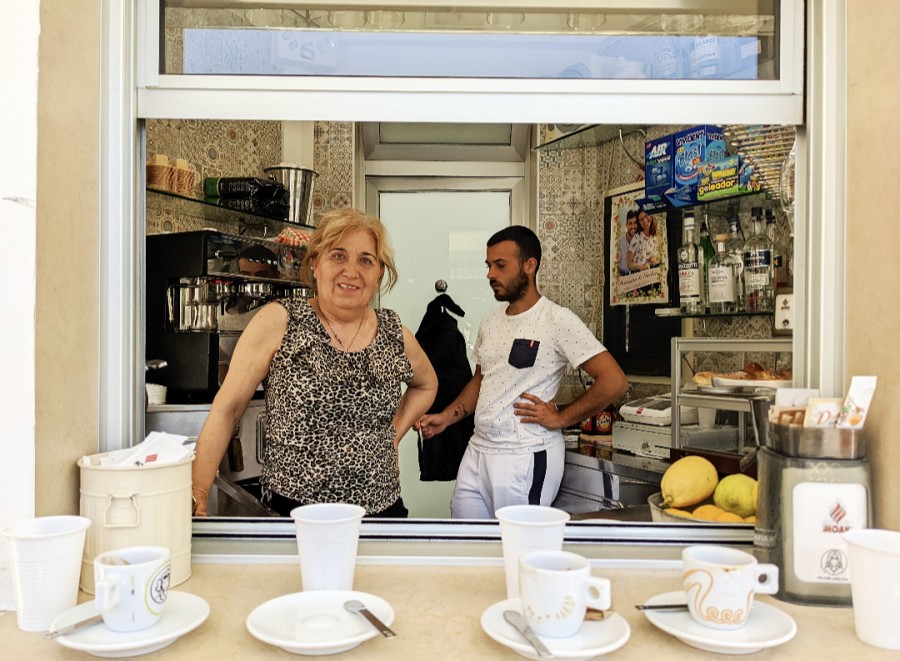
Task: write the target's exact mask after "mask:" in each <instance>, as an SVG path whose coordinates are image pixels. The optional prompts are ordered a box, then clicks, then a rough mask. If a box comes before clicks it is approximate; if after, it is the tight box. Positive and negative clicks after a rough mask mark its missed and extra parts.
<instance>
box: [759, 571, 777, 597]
mask: <svg viewBox="0 0 900 661" xmlns="http://www.w3.org/2000/svg"><path fill="white" fill-rule="evenodd" d="M754 591H755V592H757V593H759V594H775V593H776V592H778V567H777V566H776V565H768V564H761V565H757V566H756V587H755V589H754Z"/></svg>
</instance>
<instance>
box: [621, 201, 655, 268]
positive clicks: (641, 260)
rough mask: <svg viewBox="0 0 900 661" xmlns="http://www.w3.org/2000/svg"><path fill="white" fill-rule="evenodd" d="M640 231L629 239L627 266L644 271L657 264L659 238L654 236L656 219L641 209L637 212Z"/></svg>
mask: <svg viewBox="0 0 900 661" xmlns="http://www.w3.org/2000/svg"><path fill="white" fill-rule="evenodd" d="M638 224H639V225H640V226H641V231H640V232H638V233H637V234H635V235H634V238H633V239H631V246H630V248H629V250H628V268H629V269H631V270H632V271H646V270H647V269H651V268H655V267H657V266H659V239H658V238H657V236H656V219H655V218H654V217H653V216H651V215H650V214H648V213H647V212H646V211H644V210H643V209H642V210H641V211H640V212H638Z"/></svg>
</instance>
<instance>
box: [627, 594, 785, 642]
mask: <svg viewBox="0 0 900 661" xmlns="http://www.w3.org/2000/svg"><path fill="white" fill-rule="evenodd" d="M646 603H647V604H649V605H652V604H678V603H682V604H683V603H687V601H686V599H685V596H684V592H681V591H679V592H666V593H665V594H658V595H656V596H655V597H651V598H650V599H648V600H647V602H646ZM644 615H646V616H647V619H648V620H650V622H651V623H652V624H653V625H655V626H657V627H659V628H660V629H662V630H663V631H665V632H666V633H670V634H672V635H673V636H675V637H676V638H678V639H679V640H680V641H681V642H683V643H686V644H687V645H691V646H692V647H696V648H698V649H701V650H706V651H707V652H715V653H716V654H753V653H754V652H758V651H759V650H761V649H765V648H766V647H775V646H776V645H782V644H783V643H786V642H787V641H789V640H790V639H791V638H793V637H794V635H795V634H796V633H797V624H796V622H794V619H793V618H792V617H791V616H790V615H788V614H787V613H785V612H783V611H780V610H778V609H777V608H775V607H774V606H770V605H769V604H765V603H763V602H761V601H754V602H753V607H752V608H751V609H750V615H749V616H748V617H747V623H746V624H745V625H744V626H743V627H741V628H740V629H736V630H734V631H719V630H718V629H711V628H709V627H705V626H703V625H702V624H697V623H696V622H694V619H693V618H692V617H691V614H690V613H689V612H688V611H686V610H684V611H674V610H673V611H666V610H656V611H654V610H646V611H644Z"/></svg>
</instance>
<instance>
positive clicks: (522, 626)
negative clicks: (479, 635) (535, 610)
mask: <svg viewBox="0 0 900 661" xmlns="http://www.w3.org/2000/svg"><path fill="white" fill-rule="evenodd" d="M503 619H505V620H506V621H507V622H509V623H510V624H511V625H513V626H514V627H515V628H516V629H517V630H518V632H519V633H520V634H522V636H523V637H524V638H525V640H527V641H528V642H529V643H531V646H532V647H533V648H534V651H535V652H537V653H538V656H539V657H541V658H542V659H552V658H553V653H552V652H550V650H548V649H547V646H546V645H544V643H543V642H542V641H541V639H540V638H538V637H537V634H535V633H534V631H533V630H532V629H531V627H529V626H528V622H527V621H526V620H525V616H524V615H522V614H521V613H520V612H519V611H514V610H507V611H503Z"/></svg>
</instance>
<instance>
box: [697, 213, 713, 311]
mask: <svg viewBox="0 0 900 661" xmlns="http://www.w3.org/2000/svg"><path fill="white" fill-rule="evenodd" d="M700 249H701V250H702V251H703V262H702V264H703V282H704V292H703V293H704V300H705V301H709V263H710V262H711V261H712V258H713V257H714V256H715V254H716V249H715V248H713V244H712V241H711V240H710V238H709V215H708V214H707V213H706V211H704V212H703V220H701V221H700Z"/></svg>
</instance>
